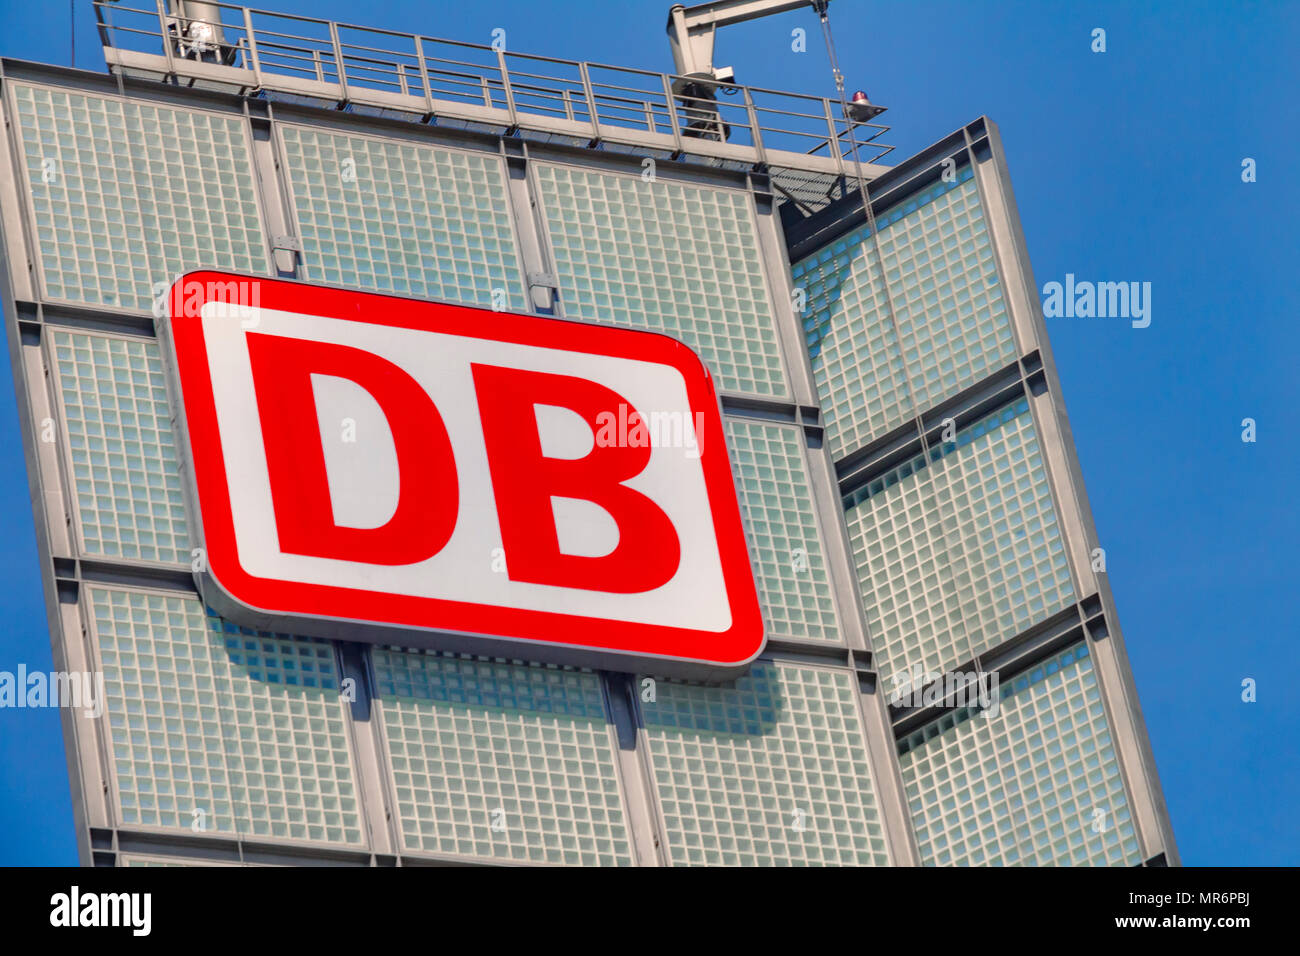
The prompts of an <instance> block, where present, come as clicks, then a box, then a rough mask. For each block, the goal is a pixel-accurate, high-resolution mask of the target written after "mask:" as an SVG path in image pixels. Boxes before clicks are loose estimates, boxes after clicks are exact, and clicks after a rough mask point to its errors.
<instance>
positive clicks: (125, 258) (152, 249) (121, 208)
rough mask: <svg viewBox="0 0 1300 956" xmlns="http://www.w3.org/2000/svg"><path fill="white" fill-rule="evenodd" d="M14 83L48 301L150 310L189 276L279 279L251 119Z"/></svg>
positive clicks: (14, 94)
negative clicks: (251, 144) (271, 271)
mask: <svg viewBox="0 0 1300 956" xmlns="http://www.w3.org/2000/svg"><path fill="white" fill-rule="evenodd" d="M12 88H13V96H14V100H15V102H16V104H17V118H18V127H19V131H20V136H21V141H22V152H23V158H24V161H25V163H26V167H27V176H28V181H29V182H30V184H31V189H32V203H33V207H34V211H35V226H36V239H37V243H38V245H39V255H40V262H41V274H42V276H43V278H44V281H45V291H46V294H47V296H49V297H51V298H55V299H68V300H72V301H75V302H84V303H88V304H91V305H107V306H119V307H122V308H128V309H142V310H147V309H150V308H152V306H153V302H154V300H155V299H156V298H157V297H158V295H159V294H160V293H161V288H156V285H157V284H160V283H166V284H167V285H170V283H171V281H172V280H173V279H174V278H175V277H176V276H177V275H179V274H180V273H182V272H186V271H188V270H192V269H198V268H204V269H222V270H227V271H232V272H247V273H256V274H265V273H266V272H267V269H268V265H267V251H266V243H265V240H264V238H263V233H262V221H261V217H260V215H259V212H258V207H257V199H256V187H255V185H254V181H253V172H252V162H251V159H250V155H249V149H248V137H247V133H246V131H245V126H244V122H243V120H242V119H241V118H239V117H236V116H223V115H220V114H217V113H209V112H206V111H204V110H194V109H187V110H180V109H171V108H169V107H165V106H153V105H150V104H148V103H143V102H140V101H136V100H132V101H127V102H123V101H121V100H118V99H111V98H108V97H102V96H91V95H86V94H82V93H75V92H67V91H63V90H49V89H44V88H42V87H35V86H26V85H23V84H14V85H13V87H12ZM164 147H165V148H164ZM162 288H165V286H163V287H162Z"/></svg>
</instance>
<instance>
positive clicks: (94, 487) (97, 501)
mask: <svg viewBox="0 0 1300 956" xmlns="http://www.w3.org/2000/svg"><path fill="white" fill-rule="evenodd" d="M50 342H51V346H52V350H53V353H54V365H55V375H56V380H57V382H58V385H59V391H60V394H61V395H62V399H63V411H64V422H65V427H66V429H67V441H68V449H69V455H70V458H71V462H72V480H73V483H74V485H75V491H76V496H77V515H78V520H79V524H80V527H81V538H82V547H83V549H84V551H85V553H86V554H92V555H99V556H103V557H109V558H132V559H137V560H142V561H162V562H168V563H177V562H188V561H189V548H190V543H189V529H188V525H187V523H186V518H185V500H184V496H183V494H182V491H181V479H180V470H179V466H178V464H177V451H176V443H175V440H174V437H173V433H172V426H171V413H170V411H169V409H168V404H167V387H166V384H165V383H164V380H163V371H162V363H161V361H160V359H159V355H158V343H157V342H155V341H153V340H152V339H126V338H114V337H112V336H107V335H97V334H94V333H86V332H71V331H68V330H65V329H57V328H51V329H50Z"/></svg>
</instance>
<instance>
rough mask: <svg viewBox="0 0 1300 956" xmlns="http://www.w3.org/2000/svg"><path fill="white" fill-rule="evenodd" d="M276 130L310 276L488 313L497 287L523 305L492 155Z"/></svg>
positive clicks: (501, 176)
mask: <svg viewBox="0 0 1300 956" xmlns="http://www.w3.org/2000/svg"><path fill="white" fill-rule="evenodd" d="M280 129H281V132H282V135H283V137H284V149H285V155H286V158H287V160H288V164H287V173H288V178H289V182H290V185H291V187H292V192H293V201H294V208H295V209H296V210H297V214H298V225H299V228H300V229H301V231H302V235H301V238H302V244H303V253H302V255H303V265H304V272H305V275H306V277H307V278H310V279H315V280H317V281H321V282H327V283H330V284H333V285H344V286H352V287H357V288H363V289H378V290H380V291H383V292H396V293H400V294H402V295H411V296H417V297H420V298H430V299H445V300H447V301H450V302H463V303H466V304H468V305H478V306H483V307H486V308H491V307H492V306H493V305H494V302H493V293H494V290H499V292H498V299H499V304H500V305H502V306H504V307H508V308H511V309H515V310H517V311H522V310H523V309H524V308H525V306H524V298H523V285H522V282H521V279H522V277H521V275H520V265H519V261H520V260H519V251H518V248H517V246H516V243H515V233H514V225H513V223H512V221H511V218H510V207H509V204H508V199H507V195H506V179H505V170H504V168H503V166H502V163H501V159H500V158H499V157H497V156H494V155H489V154H484V153H474V152H469V151H461V150H451V149H437V148H435V147H432V146H424V145H415V144H412V143H405V142H401V141H398V140H385V139H377V138H374V137H369V136H348V135H345V134H342V133H332V132H327V131H325V130H319V129H311V128H308V127H303V126H290V125H282V126H281V127H280ZM500 296H504V299H503V300H501V299H500Z"/></svg>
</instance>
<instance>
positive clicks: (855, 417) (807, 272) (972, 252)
mask: <svg viewBox="0 0 1300 956" xmlns="http://www.w3.org/2000/svg"><path fill="white" fill-rule="evenodd" d="M876 228H877V231H878V236H879V238H878V241H879V246H880V248H879V252H877V249H876V242H877V240H876V238H874V237H873V236H872V234H871V229H870V227H869V226H867V225H863V226H861V227H859V228H858V229H856V230H854V231H852V232H850V233H848V234H846V235H845V236H843V237H842V238H839V239H836V240H835V241H833V242H831V243H828V244H827V245H826V246H824V247H823V248H821V249H819V250H818V251H817V252H815V253H813V254H812V255H809V256H807V257H805V258H803V259H802V260H800V261H799V262H796V263H794V264H793V266H792V275H793V277H794V283H795V286H796V287H797V288H803V289H804V291H805V293H806V296H807V304H806V306H807V307H806V309H805V311H804V333H805V336H806V340H807V344H808V352H809V355H810V356H811V358H812V366H813V375H814V379H815V380H816V383H817V390H818V393H819V394H820V396H821V408H822V414H823V418H824V421H825V425H826V434H827V439H828V442H829V444H830V447H831V450H832V452H833V454H834V455H835V457H837V458H839V457H843V456H844V455H847V454H849V453H851V452H853V451H854V450H856V449H858V448H861V447H862V446H864V445H866V444H868V443H869V442H870V441H871V440H872V439H873V438H877V437H879V436H880V435H883V434H885V433H886V432H888V431H890V430H891V429H892V428H895V427H897V426H899V425H901V424H903V423H904V422H906V421H909V420H910V419H912V418H913V417H915V415H916V414H917V412H918V411H920V410H924V409H927V408H930V407H932V406H933V405H936V404H938V403H939V402H941V401H943V400H944V399H946V398H948V397H950V396H952V395H955V394H957V393H958V392H960V391H961V390H962V389H964V388H966V387H968V386H970V385H973V384H975V383H976V382H978V381H979V380H980V379H982V378H984V377H985V376H986V375H988V374H989V373H991V372H994V371H996V370H997V369H999V368H1002V367H1003V366H1005V365H1007V364H1009V363H1011V362H1013V361H1014V360H1015V358H1016V345H1015V340H1014V338H1013V336H1012V332H1011V320H1010V318H1009V316H1008V315H1007V311H1006V304H1005V303H1004V301H1003V298H1002V290H1001V286H1000V284H999V281H998V274H997V264H996V262H995V261H994V257H993V247H992V243H991V241H990V239H989V234H988V229H987V227H986V225H985V223H984V215H983V211H982V208H981V205H980V198H979V191H978V189H977V188H976V185H975V181H974V179H973V174H972V172H971V168H970V166H964V167H961V168H960V169H959V170H958V171H957V176H956V181H955V182H953V183H944V182H939V183H937V184H935V185H933V186H931V187H929V188H928V189H926V190H923V191H922V192H920V193H918V194H916V195H914V196H912V197H910V198H908V199H907V200H905V201H903V202H901V203H899V204H898V205H896V206H893V207H891V208H890V209H888V210H886V211H884V212H883V213H881V214H880V215H879V216H878V217H877V218H876ZM882 263H883V266H882ZM891 304H892V309H891V308H890V306H891Z"/></svg>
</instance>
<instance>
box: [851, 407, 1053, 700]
mask: <svg viewBox="0 0 1300 956" xmlns="http://www.w3.org/2000/svg"><path fill="white" fill-rule="evenodd" d="M844 504H845V510H846V515H845V517H846V519H847V521H848V527H849V537H850V541H851V542H852V547H853V559H854V562H855V563H856V565H857V571H858V581H859V583H860V584H861V587H862V598H863V601H864V603H865V607H866V611H867V622H868V625H869V626H870V629H871V642H872V647H873V650H874V651H875V655H876V661H877V663H878V665H879V667H880V674H881V677H882V678H883V679H884V680H885V681H887V682H888V684H887V686H888V687H889V688H890V690H891V691H892V690H894V689H896V688H897V689H906V687H907V686H910V684H911V683H912V681H911V680H910V677H909V676H908V675H909V673H910V672H911V671H912V670H913V669H914V668H919V669H920V671H921V672H923V673H944V672H946V671H948V670H950V669H951V668H953V667H954V666H956V665H959V664H962V663H964V662H966V661H968V660H970V659H971V658H972V657H973V656H974V655H976V654H980V653H983V652H984V651H987V650H989V649H990V648H992V647H994V646H996V645H997V644H999V643H1001V642H1002V641H1004V640H1006V639H1007V638H1009V637H1011V636H1012V635H1014V634H1017V633H1019V632H1020V631H1023V630H1024V629H1025V628H1027V627H1028V626H1029V625H1031V624H1034V623H1035V622H1037V621H1041V620H1045V619H1046V618H1048V617H1050V616H1051V615H1052V614H1054V613H1056V612H1057V611H1059V610H1061V609H1062V608H1064V607H1067V606H1068V605H1069V604H1070V603H1071V602H1072V601H1073V600H1074V599H1075V594H1074V586H1073V584H1072V583H1071V580H1070V569H1069V566H1068V563H1067V561H1066V555H1065V546H1064V544H1063V542H1062V541H1061V533H1060V527H1059V525H1058V524H1057V519H1056V512H1055V510H1054V509H1053V505H1052V494H1051V489H1050V487H1049V486H1048V482H1047V474H1046V472H1045V471H1044V469H1043V460H1042V452H1041V450H1040V449H1039V445H1038V436H1037V434H1036V433H1035V430H1034V426H1033V420H1032V418H1031V416H1030V413H1029V405H1028V402H1027V401H1025V400H1024V399H1020V400H1019V401H1016V402H1013V403H1012V404H1010V405H1007V406H1005V407H1003V408H1002V409H1000V410H998V411H996V412H994V413H993V414H991V415H989V416H988V417H986V418H984V419H982V420H980V421H978V422H975V423H973V424H972V425H970V426H968V427H966V428H963V429H961V430H960V431H959V432H958V433H957V436H956V441H955V442H950V443H947V444H944V445H939V446H935V447H933V448H931V449H930V451H929V453H928V454H920V455H917V456H916V457H915V458H913V459H911V460H910V461H906V462H904V463H903V464H901V465H899V466H898V467H896V468H894V469H892V470H891V471H890V472H888V473H887V474H885V475H882V476H880V477H878V478H876V479H875V480H873V481H871V482H870V483H869V484H867V485H864V486H863V487H862V488H860V489H858V490H857V491H855V492H853V493H852V494H851V495H850V496H849V497H848V498H846V499H845V502H844ZM895 675H898V676H897V677H895ZM897 681H903V684H901V685H900V684H898V683H896V682H897Z"/></svg>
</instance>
